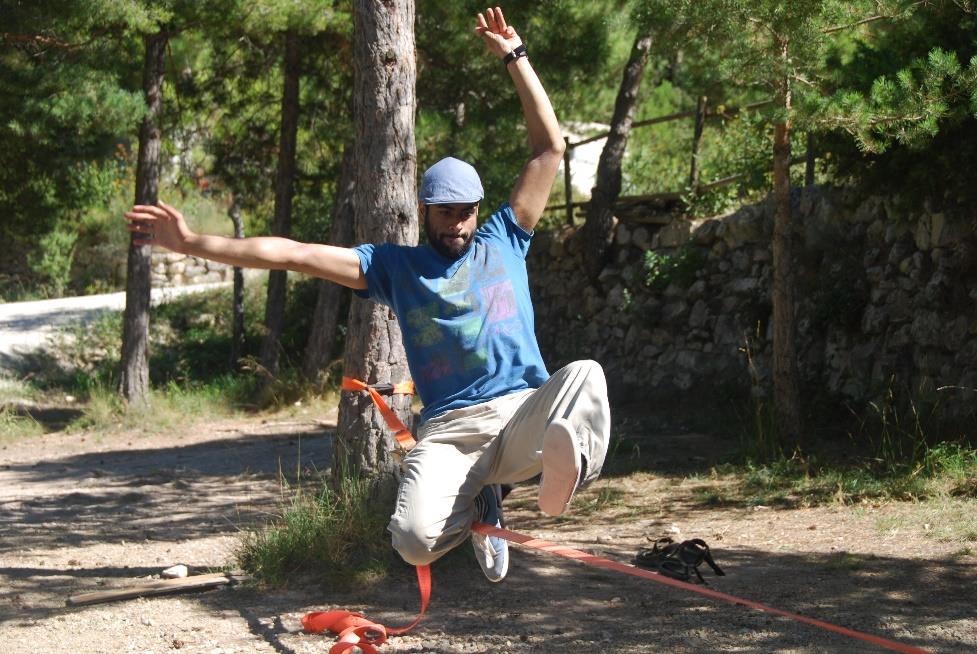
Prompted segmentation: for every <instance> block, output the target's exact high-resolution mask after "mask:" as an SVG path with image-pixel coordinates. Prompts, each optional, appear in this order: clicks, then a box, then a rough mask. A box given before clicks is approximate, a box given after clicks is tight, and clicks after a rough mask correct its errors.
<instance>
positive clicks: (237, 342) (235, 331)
mask: <svg viewBox="0 0 977 654" xmlns="http://www.w3.org/2000/svg"><path fill="white" fill-rule="evenodd" d="M227 216H228V218H230V219H231V222H232V223H234V238H244V221H243V220H241V203H240V202H238V198H237V194H234V193H232V194H231V206H230V207H228V209H227ZM232 324H233V327H232V329H231V357H230V368H231V370H238V368H239V367H240V361H241V355H242V354H243V353H244V272H243V271H242V270H241V268H239V267H238V266H234V299H233V309H232Z"/></svg>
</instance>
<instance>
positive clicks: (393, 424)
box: [341, 377, 417, 450]
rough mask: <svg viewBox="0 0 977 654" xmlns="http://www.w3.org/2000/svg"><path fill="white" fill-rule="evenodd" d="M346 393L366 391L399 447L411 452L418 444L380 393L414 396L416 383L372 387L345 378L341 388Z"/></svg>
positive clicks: (356, 380)
mask: <svg viewBox="0 0 977 654" xmlns="http://www.w3.org/2000/svg"><path fill="white" fill-rule="evenodd" d="M341 388H342V390H344V391H366V392H367V393H369V394H370V397H371V398H373V403H374V404H376V405H377V409H379V411H380V415H382V416H383V420H384V422H386V423H387V427H389V428H390V431H392V432H393V433H394V439H395V440H396V441H397V445H398V446H399V447H400V448H401V449H403V450H409V449H411V448H412V447H414V446H415V445H416V444H417V441H415V440H414V435H413V434H411V433H410V430H409V429H407V426H406V425H404V423H403V422H401V420H400V418H398V417H397V414H396V413H394V412H393V409H391V408H390V407H389V406H387V403H386V402H384V401H383V396H382V395H380V392H381V391H383V392H390V393H396V394H398V395H413V394H414V382H412V381H406V382H401V383H400V384H374V385H373V386H370V385H369V384H367V383H366V382H363V381H360V380H359V379H353V378H352V377H343V384H342V386H341Z"/></svg>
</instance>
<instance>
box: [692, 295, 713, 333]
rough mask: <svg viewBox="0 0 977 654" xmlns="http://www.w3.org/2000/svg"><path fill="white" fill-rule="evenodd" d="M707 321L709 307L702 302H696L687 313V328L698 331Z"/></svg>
mask: <svg viewBox="0 0 977 654" xmlns="http://www.w3.org/2000/svg"><path fill="white" fill-rule="evenodd" d="M708 320H709V305H708V304H706V303H705V302H704V301H703V300H698V301H697V302H696V303H695V304H694V305H693V306H692V311H691V312H689V327H692V328H693V329H699V328H701V327H704V326H705V325H706V322H707V321H708Z"/></svg>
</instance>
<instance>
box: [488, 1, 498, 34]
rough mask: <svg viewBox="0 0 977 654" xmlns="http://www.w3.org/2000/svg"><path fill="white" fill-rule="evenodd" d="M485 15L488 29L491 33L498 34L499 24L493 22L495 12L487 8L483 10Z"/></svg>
mask: <svg viewBox="0 0 977 654" xmlns="http://www.w3.org/2000/svg"><path fill="white" fill-rule="evenodd" d="M485 13H486V14H487V15H488V27H489V29H490V30H492V31H493V32H498V31H499V23H498V21H496V20H495V10H494V9H492V8H491V7H489V8H488V9H486V10H485Z"/></svg>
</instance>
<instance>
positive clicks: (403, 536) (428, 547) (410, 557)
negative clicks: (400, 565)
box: [387, 516, 440, 565]
mask: <svg viewBox="0 0 977 654" xmlns="http://www.w3.org/2000/svg"><path fill="white" fill-rule="evenodd" d="M387 531H389V532H390V542H391V544H392V545H393V548H394V549H395V550H396V551H397V553H398V554H400V558H402V559H403V560H404V561H406V562H407V563H409V564H410V565H428V564H429V563H433V562H434V561H435V560H436V559H437V558H438V557H439V556H440V554H437V553H435V552H434V551H433V548H434V545H435V542H436V541H435V539H434V538H431V537H430V536H428V535H427V534H425V533H423V531H422V530H420V529H418V528H417V526H416V525H411V524H409V523H407V524H405V523H403V522H401V521H399V520H397V517H396V516H394V518H393V519H392V520H391V521H390V524H389V525H387Z"/></svg>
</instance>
